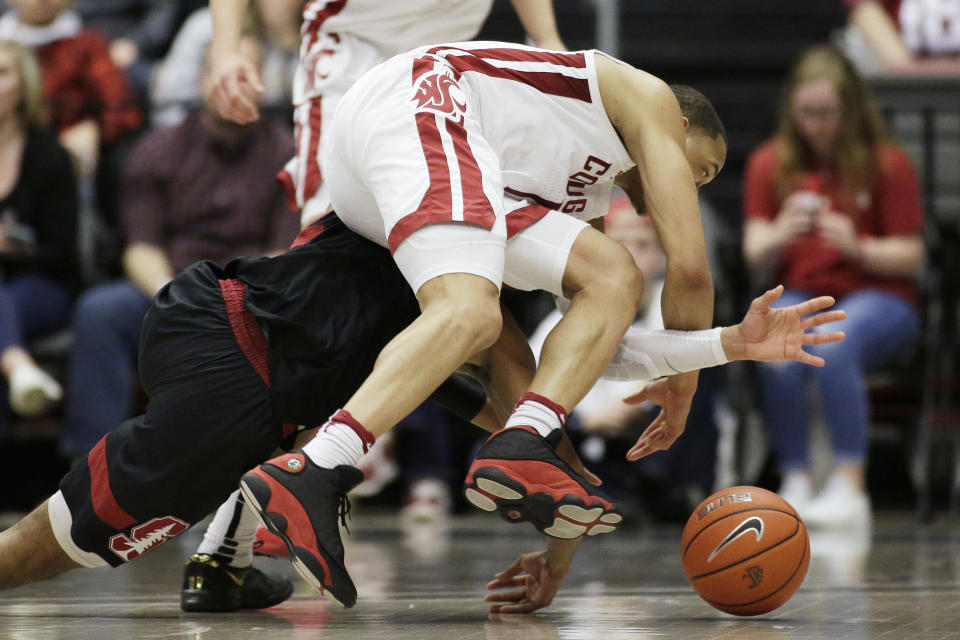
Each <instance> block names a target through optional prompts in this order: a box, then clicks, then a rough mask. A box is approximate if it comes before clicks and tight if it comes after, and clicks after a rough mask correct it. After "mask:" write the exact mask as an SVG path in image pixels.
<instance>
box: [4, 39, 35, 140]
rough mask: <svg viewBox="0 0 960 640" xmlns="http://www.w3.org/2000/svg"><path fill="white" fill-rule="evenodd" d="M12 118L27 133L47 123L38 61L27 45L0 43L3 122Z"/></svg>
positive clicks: (8, 41) (10, 41)
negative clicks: (28, 130) (15, 119)
mask: <svg viewBox="0 0 960 640" xmlns="http://www.w3.org/2000/svg"><path fill="white" fill-rule="evenodd" d="M8 118H17V120H18V124H19V126H20V127H21V128H23V129H34V128H37V127H41V126H43V125H44V124H46V120H47V117H46V108H45V106H44V102H43V91H42V86H41V78H40V66H39V65H38V64H37V59H36V58H35V57H34V55H33V53H32V52H31V51H30V50H29V49H27V48H26V47H24V46H23V45H21V44H19V43H16V42H13V41H12V40H0V122H7V121H8Z"/></svg>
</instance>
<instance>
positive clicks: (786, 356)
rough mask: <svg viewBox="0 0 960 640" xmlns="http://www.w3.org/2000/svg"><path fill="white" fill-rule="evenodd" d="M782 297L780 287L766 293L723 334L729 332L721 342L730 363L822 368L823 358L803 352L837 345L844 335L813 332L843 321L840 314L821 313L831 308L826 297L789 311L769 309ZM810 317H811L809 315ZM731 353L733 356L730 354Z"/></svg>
mask: <svg viewBox="0 0 960 640" xmlns="http://www.w3.org/2000/svg"><path fill="white" fill-rule="evenodd" d="M782 294H783V285H779V286H777V287H776V288H774V289H770V290H769V291H767V292H766V293H764V294H763V295H761V296H760V297H759V298H756V299H755V300H754V301H753V302H752V303H751V304H750V309H749V310H748V311H747V314H746V315H745V316H744V317H743V320H742V321H741V322H740V323H739V324H737V325H734V326H732V327H728V328H727V329H725V330H724V331H729V334H728V336H726V337H727V338H729V340H724V342H725V344H724V350H727V344H728V343H729V345H730V346H731V349H730V350H727V357H728V358H729V359H730V360H734V359H736V360H767V361H769V360H797V361H799V362H802V363H804V364H809V365H812V366H815V367H822V366H823V365H824V364H825V362H824V360H823V358H821V357H819V356H815V355H812V354H810V353H807V352H806V351H804V350H803V347H805V346H808V345H820V344H828V343H831V342H840V341H842V340H843V339H844V338H845V337H846V335H845V334H844V333H843V331H832V332H822V333H818V332H814V331H811V329H813V328H814V327H819V326H821V325H824V324H827V323H829V322H837V321H838V320H843V319H844V318H846V317H847V314H846V312H844V311H840V310H832V311H824V309H827V308H828V307H831V306H833V304H834V302H835V300H834V299H833V298H832V297H830V296H820V297H819V298H813V299H811V300H806V301H804V302H801V303H799V304H793V305H790V306H789V307H780V308H778V309H771V308H770V305H771V304H773V303H774V302H776V300H777V299H779V298H780V296H781V295H782ZM811 314H812V315H811ZM730 351H732V352H733V353H730Z"/></svg>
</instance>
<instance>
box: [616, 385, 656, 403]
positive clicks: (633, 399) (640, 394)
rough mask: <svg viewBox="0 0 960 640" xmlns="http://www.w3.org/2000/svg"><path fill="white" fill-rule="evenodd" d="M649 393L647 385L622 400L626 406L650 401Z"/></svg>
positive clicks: (649, 389)
mask: <svg viewBox="0 0 960 640" xmlns="http://www.w3.org/2000/svg"><path fill="white" fill-rule="evenodd" d="M651 391H652V389H651V388H650V386H649V385H648V386H646V387H644V388H643V389H640V391H637V392H636V393H635V394H633V395H630V396H627V397H626V398H624V399H623V402H624V403H626V404H640V403H641V402H646V401H647V400H650V399H651V397H650V394H651Z"/></svg>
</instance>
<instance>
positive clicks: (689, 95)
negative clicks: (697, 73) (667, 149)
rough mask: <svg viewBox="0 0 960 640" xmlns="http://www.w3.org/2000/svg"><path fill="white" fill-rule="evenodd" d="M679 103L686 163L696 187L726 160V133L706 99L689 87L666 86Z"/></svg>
mask: <svg viewBox="0 0 960 640" xmlns="http://www.w3.org/2000/svg"><path fill="white" fill-rule="evenodd" d="M670 88H671V89H672V90H673V95H675V96H676V97H677V102H678V103H680V112H681V113H682V114H683V126H684V129H685V131H686V137H687V141H686V142H687V148H686V152H687V160H688V161H689V162H690V168H691V169H692V170H693V176H694V179H695V180H696V182H697V187H698V188H699V187H702V186H703V185H705V184H707V183H708V182H710V181H711V180H713V179H714V178H716V177H717V174H718V173H720V169H722V168H723V163H724V162H725V161H726V159H727V131H726V129H724V128H723V123H722V122H721V121H720V116H718V115H717V111H716V109H714V108H713V105H712V104H710V101H709V100H707V97H706V96H705V95H703V94H702V93H700V92H699V91H697V90H696V89H694V88H692V87H687V86H685V85H680V84H675V85H670Z"/></svg>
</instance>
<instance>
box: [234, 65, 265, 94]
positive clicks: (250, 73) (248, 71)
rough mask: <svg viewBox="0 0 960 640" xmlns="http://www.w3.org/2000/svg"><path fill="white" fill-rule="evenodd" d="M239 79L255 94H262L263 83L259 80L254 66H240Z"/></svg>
mask: <svg viewBox="0 0 960 640" xmlns="http://www.w3.org/2000/svg"><path fill="white" fill-rule="evenodd" d="M240 80H241V81H242V82H244V83H245V84H246V85H247V86H248V87H249V88H250V89H251V90H252V91H253V92H254V93H255V94H256V95H261V94H263V91H264V88H263V83H262V82H261V81H260V74H259V73H258V72H257V70H256V69H255V68H254V67H252V66H243V67H240Z"/></svg>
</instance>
